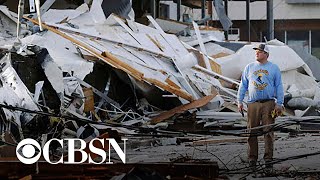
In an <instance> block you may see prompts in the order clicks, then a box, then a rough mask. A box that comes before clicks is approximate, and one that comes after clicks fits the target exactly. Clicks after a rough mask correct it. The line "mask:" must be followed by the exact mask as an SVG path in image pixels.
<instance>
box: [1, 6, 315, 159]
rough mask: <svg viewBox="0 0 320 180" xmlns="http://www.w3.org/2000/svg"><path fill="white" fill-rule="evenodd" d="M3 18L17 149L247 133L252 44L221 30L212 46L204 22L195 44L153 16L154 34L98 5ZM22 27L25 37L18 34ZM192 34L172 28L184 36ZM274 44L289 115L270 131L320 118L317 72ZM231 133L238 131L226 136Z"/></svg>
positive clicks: (5, 85) (7, 92)
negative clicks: (245, 97)
mask: <svg viewBox="0 0 320 180" xmlns="http://www.w3.org/2000/svg"><path fill="white" fill-rule="evenodd" d="M104 2H106V1H104ZM0 12H1V13H0V18H1V19H0V20H1V22H2V23H1V26H2V27H1V32H0V33H1V56H2V57H1V60H0V67H1V71H0V80H1V81H0V83H1V87H0V94H1V96H0V106H1V111H0V113H1V121H0V128H1V132H2V133H4V132H11V135H12V136H13V137H14V140H15V142H19V141H20V140H22V139H24V138H27V137H31V138H34V139H37V140H38V141H41V142H43V143H45V142H46V141H48V140H49V139H51V138H65V137H71V138H81V139H85V140H86V141H89V140H90V139H93V138H95V137H100V136H104V135H105V133H108V136H109V137H115V138H116V137H119V134H121V135H127V136H134V135H136V136H138V135H139V134H148V135H152V136H157V135H159V136H165V135H168V134H170V135H171V136H182V135H183V134H182V133H183V132H197V133H201V134H216V133H217V134H218V133H229V134H234V135H245V133H244V130H245V129H246V114H244V117H243V116H242V115H241V114H240V113H239V112H238V110H237V106H236V93H237V88H238V85H239V80H240V79H239V78H240V75H241V72H242V70H243V69H244V67H245V65H246V64H248V63H249V62H252V61H254V59H255V58H254V52H253V51H252V46H253V44H249V45H246V44H244V43H229V42H222V40H221V37H220V35H221V33H217V37H214V35H212V34H211V35H210V36H207V38H206V39H205V38H204V37H203V36H202V35H201V30H200V29H201V28H199V27H198V25H197V24H196V23H193V30H192V31H190V32H189V33H191V34H194V36H193V38H194V39H195V40H194V41H188V42H183V41H181V40H186V38H183V37H181V36H180V39H179V38H178V37H177V36H176V35H173V34H168V33H166V32H165V31H164V30H163V28H161V27H160V25H161V26H163V25H166V24H167V23H173V24H174V22H166V21H164V20H162V21H159V20H157V21H156V20H154V19H153V18H152V17H151V16H147V18H148V19H149V21H150V24H152V27H151V26H146V25H143V24H139V23H136V22H134V21H133V20H130V19H123V18H121V17H120V16H117V15H115V14H110V15H109V16H108V17H107V18H106V17H105V12H104V11H103V9H102V7H101V1H98V0H94V1H93V2H92V4H91V5H90V6H89V5H88V4H86V3H84V4H82V5H81V6H79V7H78V8H76V9H64V10H57V9H48V10H47V11H45V12H43V14H42V15H41V21H42V22H39V19H35V18H33V17H32V15H31V16H26V15H25V16H24V17H23V19H20V18H19V15H17V14H15V13H14V12H11V11H9V10H8V9H7V8H6V7H5V6H0ZM17 20H19V21H18V22H21V31H20V32H19V31H17V33H12V32H15V28H16V26H17V24H16V23H15V22H16V21H17ZM159 22H160V25H159V24H158V23H159ZM18 25H19V23H18ZM188 27H190V26H188ZM185 28H187V26H184V25H181V27H180V26H179V29H178V30H175V29H171V28H170V27H167V28H166V29H167V30H168V31H169V32H174V33H176V34H178V35H182V34H184V35H186V34H188V33H181V32H182V31H183V32H186V30H185ZM41 29H43V31H42V30H41ZM206 34H208V33H207V32H206ZM209 34H210V33H209ZM16 35H17V36H18V40H17V39H16V38H15V36H16ZM268 44H269V46H270V58H269V59H270V61H272V62H274V63H276V64H277V65H278V66H279V67H280V70H281V72H282V77H283V83H284V89H285V93H286V102H285V106H286V115H288V116H285V117H279V118H278V119H279V121H277V124H274V125H272V126H274V127H275V128H283V127H287V126H288V125H292V124H296V123H297V122H299V123H300V124H303V123H302V122H304V121H308V122H310V121H313V122H314V121H315V119H319V118H318V116H319V108H320V94H319V93H320V91H319V84H318V83H317V81H316V79H315V78H314V77H313V72H312V71H311V69H310V68H309V67H308V65H307V64H306V63H305V62H304V61H303V60H302V59H301V58H300V57H299V56H298V55H297V54H296V53H295V52H294V51H293V50H292V49H291V48H289V47H288V46H286V45H284V44H282V43H281V42H279V41H270V42H268ZM8 97H10V98H8ZM310 115H311V116H312V117H310ZM302 116H308V117H304V118H300V117H302ZM183 125H185V126H183ZM230 129H231V130H236V131H232V132H231V131H228V132H227V131H224V130H230ZM3 141H5V140H4V139H3ZM52 152H53V153H54V152H56V151H52ZM59 153H61V152H59Z"/></svg>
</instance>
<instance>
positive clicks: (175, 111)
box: [150, 94, 217, 124]
mask: <svg viewBox="0 0 320 180" xmlns="http://www.w3.org/2000/svg"><path fill="white" fill-rule="evenodd" d="M216 95H217V94H212V95H209V96H205V97H203V98H201V99H198V100H195V101H193V102H191V103H189V104H184V105H181V106H178V107H175V108H173V109H171V110H169V111H167V112H164V113H162V114H160V115H158V116H156V117H154V118H153V119H152V120H151V121H150V123H151V124H156V123H159V122H162V121H164V120H166V119H168V118H170V117H172V116H174V115H175V114H178V113H183V112H185V111H187V110H189V109H194V108H199V107H202V106H204V105H206V104H208V103H209V102H210V101H211V100H212V99H213V98H214V97H216Z"/></svg>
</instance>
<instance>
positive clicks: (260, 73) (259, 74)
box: [252, 69, 269, 91]
mask: <svg viewBox="0 0 320 180" xmlns="http://www.w3.org/2000/svg"><path fill="white" fill-rule="evenodd" d="M253 74H254V75H255V76H256V78H253V79H254V81H253V82H252V83H253V85H254V86H255V87H256V89H258V90H261V91H262V90H264V89H265V88H266V87H267V86H268V83H265V82H264V81H263V77H264V76H267V75H269V72H268V71H267V70H264V69H259V70H257V71H255V72H253Z"/></svg>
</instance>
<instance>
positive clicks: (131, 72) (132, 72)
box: [24, 17, 194, 101]
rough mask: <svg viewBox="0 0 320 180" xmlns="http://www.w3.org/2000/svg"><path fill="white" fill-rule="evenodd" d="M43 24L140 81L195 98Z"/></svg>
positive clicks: (181, 95) (189, 98)
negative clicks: (145, 75)
mask: <svg viewBox="0 0 320 180" xmlns="http://www.w3.org/2000/svg"><path fill="white" fill-rule="evenodd" d="M24 18H25V19H27V20H29V21H31V22H33V23H34V24H39V22H38V21H36V20H34V19H31V18H28V17H24ZM40 23H41V22H40ZM41 24H42V26H43V28H45V29H48V30H50V31H52V32H54V33H56V34H58V35H60V36H62V37H63V38H65V39H68V40H69V41H71V42H72V43H74V44H75V45H76V46H78V47H80V48H82V49H83V50H85V51H87V52H88V53H90V54H91V55H93V56H95V57H97V58H99V59H101V60H102V61H103V62H105V63H107V64H109V65H111V66H112V67H115V68H117V69H121V70H122V71H124V72H126V73H127V74H129V75H131V76H132V77H134V78H135V79H137V80H139V81H146V82H148V83H151V84H154V85H155V86H158V87H160V88H162V89H164V90H166V91H168V92H170V93H172V94H175V95H177V96H179V97H181V98H183V99H186V100H188V101H193V100H194V99H193V97H192V96H191V95H190V94H189V93H187V92H185V91H184V90H182V89H178V88H176V87H173V86H171V85H169V84H166V83H163V82H161V81H159V80H156V79H152V78H147V77H144V74H143V73H141V72H140V71H138V70H136V69H134V68H133V67H131V66H130V65H128V64H126V63H125V62H123V61H121V60H119V59H118V58H117V57H115V56H114V55H112V54H111V53H110V52H107V51H104V52H102V53H99V52H98V51H97V50H95V49H94V48H92V47H91V46H89V45H87V44H86V43H84V42H81V41H79V40H76V39H74V38H73V37H71V36H69V35H67V34H66V33H63V32H61V31H59V30H58V29H55V28H52V27H50V26H48V25H46V24H45V23H41Z"/></svg>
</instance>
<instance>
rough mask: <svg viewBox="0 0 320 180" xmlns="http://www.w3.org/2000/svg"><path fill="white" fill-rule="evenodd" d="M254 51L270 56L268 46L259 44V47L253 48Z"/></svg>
mask: <svg viewBox="0 0 320 180" xmlns="http://www.w3.org/2000/svg"><path fill="white" fill-rule="evenodd" d="M253 49H254V50H260V51H264V52H266V53H268V54H269V48H268V46H267V45H266V44H259V45H258V46H256V47H254V48H253Z"/></svg>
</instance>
